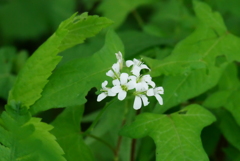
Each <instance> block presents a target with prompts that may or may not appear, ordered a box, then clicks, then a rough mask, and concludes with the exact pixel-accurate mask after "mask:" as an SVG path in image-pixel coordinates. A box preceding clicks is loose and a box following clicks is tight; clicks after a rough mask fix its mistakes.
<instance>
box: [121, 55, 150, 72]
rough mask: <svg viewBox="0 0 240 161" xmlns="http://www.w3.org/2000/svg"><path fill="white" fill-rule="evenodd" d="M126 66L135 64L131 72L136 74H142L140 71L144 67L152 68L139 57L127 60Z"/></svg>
mask: <svg viewBox="0 0 240 161" xmlns="http://www.w3.org/2000/svg"><path fill="white" fill-rule="evenodd" d="M126 66H127V67H130V66H133V67H132V70H131V72H132V73H133V74H134V75H136V76H139V75H140V71H141V70H142V69H148V70H150V69H149V68H148V66H147V65H145V64H143V62H142V61H140V60H137V59H133V61H132V60H128V61H126Z"/></svg>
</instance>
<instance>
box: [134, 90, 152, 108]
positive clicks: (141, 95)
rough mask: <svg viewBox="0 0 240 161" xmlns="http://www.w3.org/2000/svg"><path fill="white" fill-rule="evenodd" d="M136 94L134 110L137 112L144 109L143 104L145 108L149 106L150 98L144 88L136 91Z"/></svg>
mask: <svg viewBox="0 0 240 161" xmlns="http://www.w3.org/2000/svg"><path fill="white" fill-rule="evenodd" d="M134 94H135V99H134V104H133V108H134V109H135V110H138V109H140V108H141V107H142V102H143V105H144V106H147V105H148V104H149V102H148V98H147V96H146V95H145V94H146V90H145V89H144V88H142V89H139V90H136V91H135V92H134Z"/></svg>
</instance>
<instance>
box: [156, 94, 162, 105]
mask: <svg viewBox="0 0 240 161" xmlns="http://www.w3.org/2000/svg"><path fill="white" fill-rule="evenodd" d="M155 97H156V99H157V100H158V103H159V104H160V105H163V99H162V97H161V96H160V95H159V94H156V95H155Z"/></svg>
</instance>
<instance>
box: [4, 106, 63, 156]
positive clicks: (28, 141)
mask: <svg viewBox="0 0 240 161" xmlns="http://www.w3.org/2000/svg"><path fill="white" fill-rule="evenodd" d="M1 119H2V124H1V125H0V155H1V159H2V157H3V158H4V157H5V158H6V161H9V160H12V161H17V160H21V161H30V160H36V161H44V160H59V161H66V160H65V159H64V158H63V156H62V155H63V150H62V149H61V147H60V146H59V145H58V143H57V142H56V141H55V140H56V138H55V136H53V135H52V134H50V133H49V130H51V129H52V128H53V127H52V126H51V125H48V124H46V123H43V122H40V121H41V119H39V118H34V117H31V115H30V113H29V111H28V109H27V108H26V107H23V106H21V105H20V104H18V103H14V102H11V105H6V111H5V112H3V113H2V115H1ZM5 152H7V153H5ZM7 159H8V160H7ZM3 161H5V160H3Z"/></svg>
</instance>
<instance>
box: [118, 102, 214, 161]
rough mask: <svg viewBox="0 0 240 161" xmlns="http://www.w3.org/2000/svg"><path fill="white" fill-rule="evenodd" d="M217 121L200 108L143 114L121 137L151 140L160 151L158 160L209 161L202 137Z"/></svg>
mask: <svg viewBox="0 0 240 161" xmlns="http://www.w3.org/2000/svg"><path fill="white" fill-rule="evenodd" d="M213 121H215V117H214V116H213V115H212V114H211V113H210V112H209V111H207V110H205V109H204V108H202V107H201V106H199V105H190V106H187V107H186V108H184V109H183V110H181V111H179V112H176V113H173V114H170V115H159V114H152V113H142V114H140V115H139V116H137V117H136V120H135V121H134V122H133V123H132V124H130V125H128V126H125V127H124V128H123V129H122V130H121V132H120V134H122V135H124V136H128V137H131V138H141V137H145V136H150V137H151V138H153V140H154V142H155V144H156V146H157V149H156V160H157V161H160V160H186V159H187V158H191V159H192V160H208V157H207V155H206V154H205V152H204V150H203V148H202V144H201V140H200V134H201V130H202V129H203V127H205V126H207V125H209V124H211V123H212V122H213Z"/></svg>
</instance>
